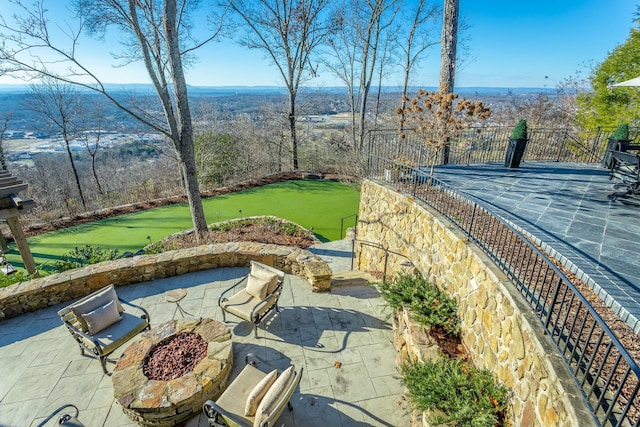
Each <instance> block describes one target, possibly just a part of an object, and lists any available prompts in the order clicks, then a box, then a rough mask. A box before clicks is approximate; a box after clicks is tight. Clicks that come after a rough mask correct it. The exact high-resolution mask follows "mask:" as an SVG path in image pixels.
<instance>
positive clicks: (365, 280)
mask: <svg viewBox="0 0 640 427" xmlns="http://www.w3.org/2000/svg"><path fill="white" fill-rule="evenodd" d="M375 282H379V280H378V279H376V278H375V277H374V276H372V275H371V274H369V273H366V272H364V271H358V270H353V271H339V272H337V273H335V274H334V275H333V276H331V288H336V287H341V286H365V285H368V284H369V283H375Z"/></svg>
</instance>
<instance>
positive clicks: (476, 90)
mask: <svg viewBox="0 0 640 427" xmlns="http://www.w3.org/2000/svg"><path fill="white" fill-rule="evenodd" d="M29 87H30V86H29V85H27V84H2V83H0V93H25V92H28V91H29ZM105 87H106V88H107V89H108V90H109V91H112V92H130V93H139V94H151V93H153V86H152V85H150V84H118V83H107V84H105ZM418 89H420V88H418V87H414V88H411V90H410V92H415V91H417V90H418ZM422 89H426V90H429V91H434V90H436V89H437V88H436V87H426V88H422ZM301 90H303V91H305V92H307V93H313V92H320V93H343V92H344V91H345V88H344V87H341V86H330V87H304V88H302V89H301ZM383 91H384V92H387V93H394V92H399V91H400V88H399V87H398V86H384V87H383ZM555 91H556V89H555V88H548V87H545V88H534V87H531V88H529V87H514V88H507V87H483V86H477V87H475V86H469V87H458V88H456V92H457V93H459V94H479V95H500V94H506V93H509V92H511V93H522V94H528V93H554V92H555ZM189 93H190V94H191V95H193V96H197V95H205V96H229V95H239V94H248V95H265V94H286V93H287V92H286V88H285V87H283V86H189Z"/></svg>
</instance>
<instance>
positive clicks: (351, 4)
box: [325, 0, 401, 153]
mask: <svg viewBox="0 0 640 427" xmlns="http://www.w3.org/2000/svg"><path fill="white" fill-rule="evenodd" d="M400 5H401V2H400V0H354V1H346V0H345V1H344V2H343V4H341V5H340V6H339V7H337V8H336V10H335V11H334V13H333V17H332V21H333V24H334V26H336V30H335V31H334V32H333V33H332V34H333V35H332V36H331V37H329V40H328V45H329V52H328V54H329V56H330V57H331V58H330V59H327V60H326V63H325V65H326V66H327V68H328V69H329V70H330V71H331V72H332V73H333V74H335V75H336V76H337V77H338V78H339V79H340V80H342V82H343V83H344V84H345V85H346V87H347V93H348V103H349V107H350V110H351V125H352V126H351V138H352V144H353V148H354V150H355V151H356V153H358V152H360V151H361V150H362V148H363V147H364V141H365V132H366V121H367V111H368V110H367V103H368V100H369V93H370V89H371V84H372V81H373V78H374V77H375V75H376V69H377V66H378V64H379V61H381V58H383V55H382V54H384V53H385V52H388V50H385V49H382V51H380V48H381V46H382V47H384V43H385V39H386V38H387V37H389V34H388V31H390V30H392V29H393V23H394V21H395V18H396V16H397V13H398V10H399V6H400Z"/></svg>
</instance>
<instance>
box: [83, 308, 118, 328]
mask: <svg viewBox="0 0 640 427" xmlns="http://www.w3.org/2000/svg"><path fill="white" fill-rule="evenodd" d="M81 316H82V318H83V319H84V321H85V322H86V324H87V327H88V329H89V333H90V334H91V335H93V334H96V333H98V332H100V331H102V330H103V329H106V328H107V327H109V326H111V325H113V324H114V323H116V322H119V321H120V320H121V319H122V316H120V313H119V312H118V306H116V303H115V301H109V302H108V303H107V304H105V305H103V306H102V307H98V308H96V309H95V310H93V311H90V312H89V313H86V314H81Z"/></svg>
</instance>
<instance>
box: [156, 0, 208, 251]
mask: <svg viewBox="0 0 640 427" xmlns="http://www.w3.org/2000/svg"><path fill="white" fill-rule="evenodd" d="M164 7H165V14H164V15H165V16H164V29H165V34H166V37H167V47H168V52H167V54H168V57H169V66H170V67H171V75H172V77H173V90H174V97H175V103H176V110H177V114H178V124H179V128H178V132H177V134H174V135H173V143H174V145H175V147H176V150H177V152H178V158H179V159H180V171H181V174H182V178H183V180H184V184H185V189H186V191H187V199H188V200H189V209H190V211H191V218H192V220H193V229H194V231H195V236H196V241H197V242H200V241H202V240H203V238H204V235H205V233H206V232H207V231H208V228H207V221H206V219H205V216H204V208H203V207H202V198H201V197H200V188H199V185H198V177H197V174H196V160H195V150H194V136H193V125H192V122H191V110H190V108H189V98H188V91H187V82H186V80H185V77H184V70H183V68H182V58H181V56H180V46H179V40H178V30H177V28H176V14H177V11H176V1H175V0H165V5H164Z"/></svg>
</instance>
